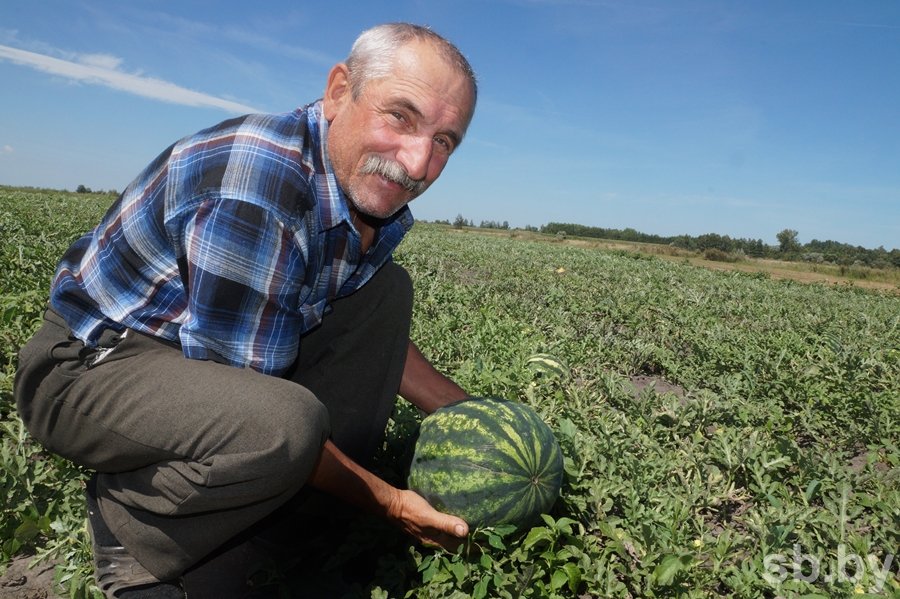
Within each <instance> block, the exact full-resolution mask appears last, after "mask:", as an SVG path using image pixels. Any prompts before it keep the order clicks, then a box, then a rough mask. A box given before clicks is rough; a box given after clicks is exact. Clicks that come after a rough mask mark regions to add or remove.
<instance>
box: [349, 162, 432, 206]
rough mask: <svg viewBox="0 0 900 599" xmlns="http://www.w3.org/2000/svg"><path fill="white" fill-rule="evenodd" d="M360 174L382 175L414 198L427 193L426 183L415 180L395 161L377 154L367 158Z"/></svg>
mask: <svg viewBox="0 0 900 599" xmlns="http://www.w3.org/2000/svg"><path fill="white" fill-rule="evenodd" d="M360 173H362V174H363V175H381V176H382V177H384V178H385V179H387V180H388V181H391V182H392V183H396V184H397V185H399V186H401V187H402V188H403V189H405V190H406V191H408V192H410V193H411V194H413V195H414V196H417V195H419V194H421V193H422V192H423V191H425V182H424V181H419V180H416V179H413V178H412V177H410V176H409V174H408V173H407V172H406V169H405V168H403V166H402V165H401V164H400V163H398V162H394V161H393V160H388V159H387V158H383V157H381V156H377V155H375V154H373V155H371V156H369V157H368V158H366V161H365V162H364V163H363V166H362V168H361V169H360Z"/></svg>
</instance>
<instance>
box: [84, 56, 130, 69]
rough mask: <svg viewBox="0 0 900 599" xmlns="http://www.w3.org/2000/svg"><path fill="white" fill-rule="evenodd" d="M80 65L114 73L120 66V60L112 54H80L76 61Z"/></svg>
mask: <svg viewBox="0 0 900 599" xmlns="http://www.w3.org/2000/svg"><path fill="white" fill-rule="evenodd" d="M76 60H77V61H78V62H80V63H81V64H85V65H88V66H92V67H98V68H101V69H108V70H111V71H114V70H116V69H118V68H119V65H120V64H122V59H121V58H119V57H118V56H113V55H112V54H82V55H81V56H78V57H77V59H76Z"/></svg>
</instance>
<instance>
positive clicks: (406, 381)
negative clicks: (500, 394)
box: [400, 341, 468, 414]
mask: <svg viewBox="0 0 900 599" xmlns="http://www.w3.org/2000/svg"><path fill="white" fill-rule="evenodd" d="M400 395H401V396H402V397H403V399H405V400H406V401H408V402H410V403H412V404H413V405H415V406H417V407H418V408H420V409H421V410H423V411H424V412H425V413H426V414H431V413H432V412H434V411H435V410H436V409H438V408H440V407H441V406H445V405H447V404H450V403H453V402H454V401H459V400H460V399H465V398H466V397H467V396H468V395H467V393H466V392H465V391H463V389H462V387H460V386H459V385H457V384H456V383H454V382H453V381H452V380H450V379H449V378H447V377H446V376H444V375H443V374H441V373H440V372H438V371H437V370H436V369H435V367H434V366H432V365H431V362H429V361H428V359H427V358H426V357H425V356H424V355H422V352H420V351H419V348H418V347H416V344H415V343H413V342H412V341H410V342H409V351H408V352H407V354H406V365H405V366H404V367H403V379H402V380H401V381H400Z"/></svg>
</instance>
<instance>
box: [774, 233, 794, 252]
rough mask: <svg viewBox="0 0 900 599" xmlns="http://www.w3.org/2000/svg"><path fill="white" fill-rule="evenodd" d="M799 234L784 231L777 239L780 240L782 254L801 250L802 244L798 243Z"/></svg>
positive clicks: (779, 245)
mask: <svg viewBox="0 0 900 599" xmlns="http://www.w3.org/2000/svg"><path fill="white" fill-rule="evenodd" d="M797 235H799V233H798V232H797V231H795V230H794V229H784V230H783V231H781V232H780V233H779V234H778V235H776V236H775V237H777V238H778V247H779V249H780V250H781V252H782V253H787V252H794V251H797V250H798V249H800V242H798V241H797Z"/></svg>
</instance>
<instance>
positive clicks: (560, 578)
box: [550, 569, 569, 591]
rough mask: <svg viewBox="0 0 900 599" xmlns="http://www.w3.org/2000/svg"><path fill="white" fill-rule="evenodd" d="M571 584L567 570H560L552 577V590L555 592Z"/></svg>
mask: <svg viewBox="0 0 900 599" xmlns="http://www.w3.org/2000/svg"><path fill="white" fill-rule="evenodd" d="M568 582H569V575H568V574H567V573H566V571H565V570H563V569H559V570H557V571H556V572H554V573H553V576H551V577H550V588H551V589H553V590H554V591H555V590H557V589H560V588H562V586H563V585H564V584H566V583H568Z"/></svg>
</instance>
